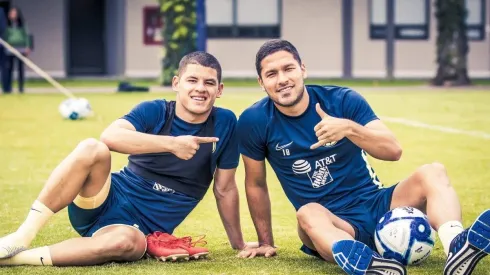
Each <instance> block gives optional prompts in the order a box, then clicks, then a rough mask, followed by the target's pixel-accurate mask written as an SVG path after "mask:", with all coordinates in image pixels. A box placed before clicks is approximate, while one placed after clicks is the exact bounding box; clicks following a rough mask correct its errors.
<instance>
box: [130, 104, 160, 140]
mask: <svg viewBox="0 0 490 275" xmlns="http://www.w3.org/2000/svg"><path fill="white" fill-rule="evenodd" d="M165 106H166V105H165V101H163V100H154V101H144V102H141V103H140V104H138V105H136V106H135V107H134V108H133V109H132V110H131V111H130V112H129V113H127V114H126V115H124V116H123V117H121V118H122V119H125V120H127V121H129V122H130V123H131V124H132V125H133V126H134V128H135V129H136V131H138V132H143V133H152V132H153V130H154V129H155V127H156V126H157V125H158V123H159V121H160V120H162V119H163V118H164V116H165Z"/></svg>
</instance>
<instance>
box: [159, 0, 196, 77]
mask: <svg viewBox="0 0 490 275" xmlns="http://www.w3.org/2000/svg"><path fill="white" fill-rule="evenodd" d="M158 1H159V3H160V10H161V12H162V14H163V15H162V16H163V30H162V32H163V34H162V36H163V59H162V84H163V85H170V84H172V77H173V76H174V75H176V74H177V70H178V68H179V62H180V59H181V58H182V57H183V56H184V55H186V54H188V53H190V52H193V51H196V50H197V45H196V38H197V33H196V0H158Z"/></svg>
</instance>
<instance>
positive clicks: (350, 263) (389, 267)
mask: <svg viewBox="0 0 490 275" xmlns="http://www.w3.org/2000/svg"><path fill="white" fill-rule="evenodd" d="M332 252H333V257H334V259H335V261H336V262H337V264H338V265H339V266H340V267H341V268H342V269H343V270H344V271H345V272H346V273H347V274H349V275H365V274H367V275H405V274H407V270H406V269H405V266H403V265H402V264H401V263H399V262H397V261H395V260H391V259H384V258H382V257H381V256H379V255H378V254H377V253H376V252H374V251H373V250H371V248H369V247H368V246H367V245H365V244H363V243H361V242H358V241H354V240H343V241H338V242H336V243H335V244H334V245H333V247H332Z"/></svg>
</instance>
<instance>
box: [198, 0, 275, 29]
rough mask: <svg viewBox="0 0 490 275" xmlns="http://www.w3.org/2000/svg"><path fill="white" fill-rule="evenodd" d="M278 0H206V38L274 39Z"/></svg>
mask: <svg viewBox="0 0 490 275" xmlns="http://www.w3.org/2000/svg"><path fill="white" fill-rule="evenodd" d="M281 5H282V0H206V21H207V36H208V38H278V37H280V36H281Z"/></svg>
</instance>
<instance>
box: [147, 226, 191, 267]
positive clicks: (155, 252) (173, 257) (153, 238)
mask: <svg viewBox="0 0 490 275" xmlns="http://www.w3.org/2000/svg"><path fill="white" fill-rule="evenodd" d="M146 243H147V249H146V254H147V255H148V256H149V257H151V258H155V259H157V260H161V261H164V262H166V261H172V262H175V261H178V260H189V252H187V250H186V249H184V248H182V244H181V241H180V240H179V239H177V238H175V237H174V236H172V235H169V234H167V233H162V232H155V233H153V234H150V235H148V236H147V238H146Z"/></svg>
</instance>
